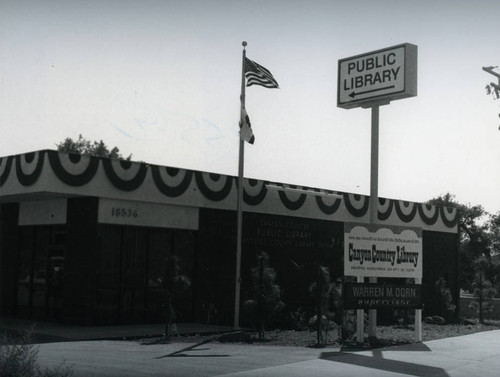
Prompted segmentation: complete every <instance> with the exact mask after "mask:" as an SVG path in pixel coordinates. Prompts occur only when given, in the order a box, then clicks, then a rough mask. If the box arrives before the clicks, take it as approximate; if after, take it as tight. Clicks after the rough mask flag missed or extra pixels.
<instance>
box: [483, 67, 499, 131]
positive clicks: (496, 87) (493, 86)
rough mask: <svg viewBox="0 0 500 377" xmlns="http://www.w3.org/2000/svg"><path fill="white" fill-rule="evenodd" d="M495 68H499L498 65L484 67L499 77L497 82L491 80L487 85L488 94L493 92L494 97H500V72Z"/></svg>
mask: <svg viewBox="0 0 500 377" xmlns="http://www.w3.org/2000/svg"><path fill="white" fill-rule="evenodd" d="M495 68H498V66H495V67H494V66H490V67H483V71H485V72H488V73H489V74H491V75H493V76H495V77H496V78H497V80H498V83H497V84H495V83H494V82H491V83H489V84H488V85H486V94H488V95H490V94H491V95H492V96H493V98H495V99H498V98H500V73H498V72H495V71H493V70H494V69H495ZM498 116H499V117H500V114H498ZM498 129H499V130H500V126H499V127H498Z"/></svg>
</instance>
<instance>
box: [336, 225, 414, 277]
mask: <svg viewBox="0 0 500 377" xmlns="http://www.w3.org/2000/svg"><path fill="white" fill-rule="evenodd" d="M422 254H423V253H422V230H421V229H419V228H403V227H397V226H386V225H383V226H381V225H370V224H354V223H345V225H344V275H346V276H366V277H391V278H422V262H423V261H422Z"/></svg>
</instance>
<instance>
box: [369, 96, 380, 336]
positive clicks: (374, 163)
mask: <svg viewBox="0 0 500 377" xmlns="http://www.w3.org/2000/svg"><path fill="white" fill-rule="evenodd" d="M378 146H379V106H378V105H374V106H372V137H371V168H370V224H376V223H377V221H378V155H379V153H378ZM376 282H377V278H376V277H371V278H370V283H376ZM368 337H369V338H376V337H377V310H375V309H370V310H369V311H368Z"/></svg>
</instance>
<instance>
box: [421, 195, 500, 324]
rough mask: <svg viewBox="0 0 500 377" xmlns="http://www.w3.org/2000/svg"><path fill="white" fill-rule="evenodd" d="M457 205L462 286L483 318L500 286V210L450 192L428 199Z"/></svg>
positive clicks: (447, 204)
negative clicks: (464, 201)
mask: <svg viewBox="0 0 500 377" xmlns="http://www.w3.org/2000/svg"><path fill="white" fill-rule="evenodd" d="M429 203H430V204H434V205H444V206H451V207H455V208H457V210H458V218H459V227H460V250H459V253H460V286H461V288H462V289H464V290H466V291H469V292H471V293H473V295H474V297H477V302H474V303H472V305H471V306H472V307H473V308H474V309H476V310H477V312H478V315H479V320H480V322H483V320H484V318H483V315H484V313H485V312H486V311H489V310H490V308H491V302H492V299H493V297H494V296H495V295H496V293H497V292H498V291H499V289H498V288H499V287H500V212H499V213H497V214H495V215H491V214H489V213H488V212H486V211H485V210H484V208H483V207H482V206H480V205H475V206H472V205H470V204H468V205H465V204H460V203H458V202H457V201H456V200H455V197H454V196H453V195H451V194H449V193H448V194H445V195H443V196H440V197H438V198H434V199H432V200H430V201H429Z"/></svg>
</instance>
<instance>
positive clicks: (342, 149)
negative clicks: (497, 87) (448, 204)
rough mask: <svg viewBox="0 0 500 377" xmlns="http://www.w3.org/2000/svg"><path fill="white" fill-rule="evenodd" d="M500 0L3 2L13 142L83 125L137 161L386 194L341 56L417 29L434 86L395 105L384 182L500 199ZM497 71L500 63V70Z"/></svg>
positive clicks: (55, 138) (425, 75)
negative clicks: (250, 79)
mask: <svg viewBox="0 0 500 377" xmlns="http://www.w3.org/2000/svg"><path fill="white" fill-rule="evenodd" d="M499 16H500V2H498V0H493V1H489V0H486V1H463V0H454V1H451V0H449V1H448V0H444V1H439V0H431V1H426V0H420V1H402V0H398V1H390V0H387V1H376V0H374V1H363V0H360V1H355V0H353V1H334V0H330V1H320V0H308V1H293V0H290V1H282V0H281V1H276V0H265V1H260V0H255V1H240V0H203V1H197V0H182V1H169V0H163V1H153V0H141V1H139V0H136V1H131V0H100V1H95V0H87V1H72V0H65V1H62V0H61V1H58V0H37V1H26V0H15V1H11V0H0V156H8V155H14V154H21V153H26V152H30V151H35V150H41V149H55V148H56V144H57V143H59V142H61V141H63V140H64V139H65V138H66V137H71V138H74V139H77V138H78V136H79V135H80V134H81V135H83V137H85V138H86V139H89V140H103V141H104V142H105V143H106V144H107V145H108V146H118V147H119V149H120V152H121V153H122V154H123V155H124V156H128V155H129V154H132V159H133V160H135V161H144V162H148V163H152V164H159V165H166V166H172V167H179V168H186V169H194V170H202V171H208V172H214V173H220V174H228V175H235V176H236V175H237V174H238V145H239V134H238V132H239V127H238V121H239V113H240V103H239V96H240V91H241V67H242V64H241V61H242V51H243V47H242V42H243V41H246V42H247V43H248V45H247V47H246V55H247V57H248V58H250V59H252V60H254V61H256V62H257V63H259V64H261V65H263V66H264V67H266V68H267V69H269V70H270V71H271V72H272V74H273V75H274V77H275V79H276V80H277V81H278V83H279V85H280V88H279V89H267V88H264V87H259V86H251V87H248V88H247V89H246V110H247V112H248V114H249V117H250V119H251V123H252V128H253V132H254V134H255V137H256V140H255V143H254V144H253V145H249V144H246V145H245V159H244V162H245V177H247V178H255V179H262V180H269V181H273V182H281V183H288V184H295V185H299V186H307V187H314V188H322V189H329V190H335V191H344V192H353V193H359V194H364V195H369V193H370V132H371V131H370V128H371V110H370V109H362V108H354V109H343V108H339V107H337V69H338V61H339V60H340V59H344V58H347V57H351V56H354V55H358V54H364V53H367V52H371V51H374V50H378V49H382V48H386V47H390V46H395V45H399V44H402V43H411V44H414V45H416V46H418V95H417V96H416V97H412V98H406V99H400V100H396V101H392V102H391V103H390V104H389V105H386V106H381V107H380V121H379V123H380V125H379V127H380V137H379V138H380V139H379V143H380V144H379V148H380V150H379V186H378V187H379V188H378V191H379V196H380V197H385V198H391V199H403V200H409V201H416V202H424V201H427V200H429V199H431V198H434V197H437V196H439V195H442V194H445V193H448V192H449V193H451V194H453V195H455V196H456V199H457V200H458V201H459V202H461V203H466V204H472V205H477V204H479V205H482V206H483V207H484V208H485V209H486V210H487V211H489V212H491V213H497V212H499V211H500V130H499V126H500V118H499V115H498V114H499V113H500V100H495V99H494V98H493V97H492V96H488V95H486V91H485V86H486V84H488V83H490V82H497V81H496V80H497V79H496V78H495V77H494V76H492V75H490V74H488V73H487V72H485V71H483V70H482V67H484V66H496V65H500V49H499V48H498V45H499V33H498V19H499ZM497 72H500V70H498V69H497Z"/></svg>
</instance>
